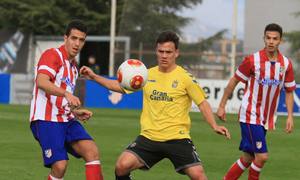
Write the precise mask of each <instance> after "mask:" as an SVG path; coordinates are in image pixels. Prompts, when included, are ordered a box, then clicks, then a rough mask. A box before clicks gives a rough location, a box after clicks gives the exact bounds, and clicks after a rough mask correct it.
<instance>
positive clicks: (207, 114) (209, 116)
mask: <svg viewBox="0 0 300 180" xmlns="http://www.w3.org/2000/svg"><path fill="white" fill-rule="evenodd" d="M198 108H199V110H200V111H201V113H202V114H203V116H204V119H205V120H206V121H207V122H208V124H209V125H210V127H211V128H212V129H213V130H214V131H215V132H216V133H218V134H221V135H224V136H226V138H228V139H230V133H229V131H228V130H227V128H226V127H224V126H219V125H218V124H217V123H216V121H215V118H214V115H213V112H212V109H211V107H210V105H209V103H208V102H207V101H206V100H203V101H202V102H201V103H200V104H199V105H198Z"/></svg>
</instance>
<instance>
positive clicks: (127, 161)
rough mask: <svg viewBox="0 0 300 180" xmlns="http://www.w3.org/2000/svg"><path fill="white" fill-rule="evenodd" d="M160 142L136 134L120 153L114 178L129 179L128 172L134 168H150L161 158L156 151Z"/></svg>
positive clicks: (118, 179) (117, 179)
mask: <svg viewBox="0 0 300 180" xmlns="http://www.w3.org/2000/svg"><path fill="white" fill-rule="evenodd" d="M159 146H160V142H155V141H151V140H150V139H147V138H145V137H143V136H138V137H137V138H136V140H135V141H134V142H132V143H131V144H130V145H128V147H127V149H126V150H125V151H124V152H123V153H122V154H121V155H120V157H119V158H118V160H117V163H116V167H115V174H116V180H130V179H131V178H130V172H131V171H132V170H135V169H145V170H148V169H150V168H151V167H152V166H153V165H154V164H156V163H157V162H158V161H160V160H161V159H163V156H162V155H161V154H160V153H159V152H158V151H159V148H160V147H159Z"/></svg>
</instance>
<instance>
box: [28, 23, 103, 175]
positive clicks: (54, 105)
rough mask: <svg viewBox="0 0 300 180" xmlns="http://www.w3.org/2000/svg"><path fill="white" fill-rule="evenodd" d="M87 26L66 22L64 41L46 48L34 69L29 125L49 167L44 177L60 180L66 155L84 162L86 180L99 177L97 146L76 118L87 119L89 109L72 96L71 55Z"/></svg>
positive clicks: (79, 45) (75, 74)
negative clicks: (58, 45)
mask: <svg viewBox="0 0 300 180" xmlns="http://www.w3.org/2000/svg"><path fill="white" fill-rule="evenodd" d="M86 33H87V27H86V26H85V25H84V24H83V23H82V22H81V21H79V20H74V21H72V22H70V23H69V24H68V26H67V29H66V33H65V35H64V44H63V45H62V46H61V47H59V48H52V49H48V50H46V51H45V52H44V53H43V54H42V56H41V58H40V60H39V62H38V64H37V66H36V71H35V83H34V89H33V98H32V101H31V109H30V121H31V123H30V128H31V131H32V133H33V136H34V137H35V139H36V140H37V141H38V142H39V144H40V146H41V149H42V153H43V159H44V166H45V167H48V168H51V171H50V173H49V175H48V180H59V179H63V177H64V174H65V171H66V168H67V163H68V159H69V158H68V155H67V153H70V154H72V155H73V156H75V157H77V158H80V157H82V158H83V159H84V160H85V161H86V164H85V168H86V179H87V180H102V179H103V177H102V173H101V166H100V160H99V153H98V148H97V146H96V144H95V142H94V141H93V139H92V137H91V136H90V135H89V134H88V133H87V132H86V131H85V129H84V128H83V126H82V125H81V124H80V123H79V122H78V121H77V119H78V120H88V119H89V118H90V117H91V116H92V112H90V111H88V110H86V109H80V108H78V107H79V106H80V104H81V103H80V100H79V98H78V97H76V96H74V95H73V92H74V89H75V82H76V79H77V77H78V71H77V68H76V62H75V57H76V55H77V54H78V53H79V52H80V50H81V49H82V47H83V45H84V43H85V39H86Z"/></svg>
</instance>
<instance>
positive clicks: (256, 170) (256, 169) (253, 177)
mask: <svg viewBox="0 0 300 180" xmlns="http://www.w3.org/2000/svg"><path fill="white" fill-rule="evenodd" d="M261 168H262V166H261V165H258V164H256V163H254V162H252V163H251V166H250V168H249V176H248V180H258V179H259V174H260V171H261Z"/></svg>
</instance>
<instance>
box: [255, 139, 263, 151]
mask: <svg viewBox="0 0 300 180" xmlns="http://www.w3.org/2000/svg"><path fill="white" fill-rule="evenodd" d="M256 148H257V149H261V148H262V142H261V141H256Z"/></svg>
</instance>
